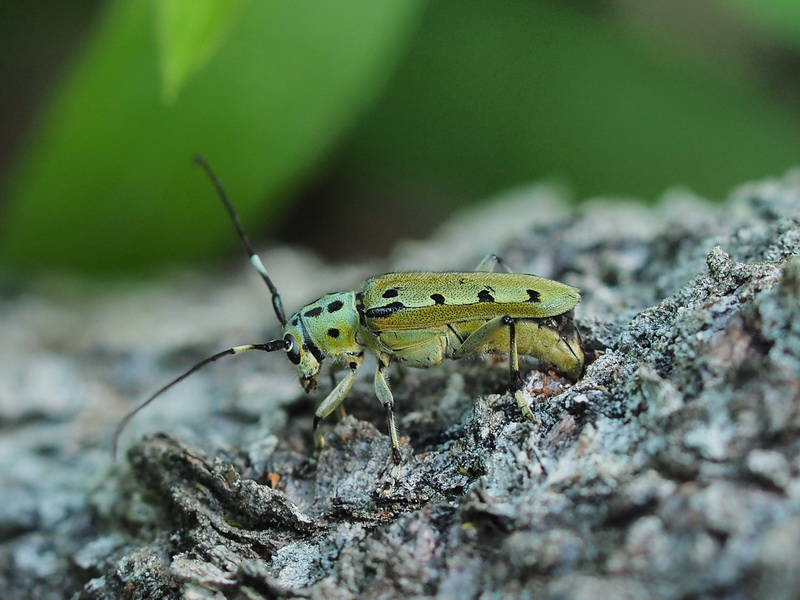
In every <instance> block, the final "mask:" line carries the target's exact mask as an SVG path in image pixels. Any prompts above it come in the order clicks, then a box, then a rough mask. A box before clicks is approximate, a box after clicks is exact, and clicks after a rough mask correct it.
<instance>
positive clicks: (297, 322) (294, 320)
mask: <svg viewBox="0 0 800 600" xmlns="http://www.w3.org/2000/svg"><path fill="white" fill-rule="evenodd" d="M292 325H294V326H295V327H297V326H298V325H300V320H299V319H298V318H297V317H295V318H294V319H292Z"/></svg>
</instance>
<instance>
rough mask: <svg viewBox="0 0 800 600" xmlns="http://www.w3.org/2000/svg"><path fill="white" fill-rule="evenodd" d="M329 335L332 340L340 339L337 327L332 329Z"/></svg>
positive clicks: (329, 330)
mask: <svg viewBox="0 0 800 600" xmlns="http://www.w3.org/2000/svg"><path fill="white" fill-rule="evenodd" d="M328 335H329V336H331V337H332V338H337V337H339V330H338V329H336V327H331V328H330V329H328Z"/></svg>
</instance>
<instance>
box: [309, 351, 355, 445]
mask: <svg viewBox="0 0 800 600" xmlns="http://www.w3.org/2000/svg"><path fill="white" fill-rule="evenodd" d="M362 362H364V355H363V354H355V355H352V356H349V357H348V360H347V368H348V369H349V371H348V372H347V374H346V375H345V376H344V377H343V378H342V379H341V381H339V383H338V384H336V387H334V388H333V389H332V390H331V392H330V393H329V394H328V395H327V396H326V397H325V399H324V400H323V401H322V402H321V403H320V405H319V406H318V407H317V410H316V411H314V426H313V429H314V446H315V447H316V449H317V450H322V448H323V447H324V446H325V438H323V437H322V433H321V432H320V430H319V424H320V422H321V421H322V419H324V418H325V417H327V416H328V415H329V414H331V413H332V412H333V411H334V410H336V409H337V408H338V407H339V406H340V405H341V404H342V401H343V400H344V399H345V398H346V397H347V394H348V393H349V392H350V388H352V387H353V382H354V381H355V380H356V372H357V371H358V368H359V367H360V366H361V363H362Z"/></svg>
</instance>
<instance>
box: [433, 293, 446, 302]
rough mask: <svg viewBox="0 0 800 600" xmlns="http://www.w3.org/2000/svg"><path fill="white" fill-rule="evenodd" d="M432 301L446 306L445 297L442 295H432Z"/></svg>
mask: <svg viewBox="0 0 800 600" xmlns="http://www.w3.org/2000/svg"><path fill="white" fill-rule="evenodd" d="M431 300H433V301H434V302H435V303H436V304H444V296H442V295H441V294H431Z"/></svg>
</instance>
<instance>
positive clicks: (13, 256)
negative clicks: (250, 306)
mask: <svg viewBox="0 0 800 600" xmlns="http://www.w3.org/2000/svg"><path fill="white" fill-rule="evenodd" d="M0 73H1V74H2V93H0V105H2V114H3V117H4V118H3V119H2V120H0V178H2V179H0V269H2V270H3V271H5V272H7V273H8V272H11V273H23V274H24V273H33V272H39V271H43V270H60V269H68V270H78V271H82V272H87V273H95V274H113V273H130V272H146V271H148V270H150V271H152V270H153V269H157V268H158V267H159V266H162V265H166V264H175V263H185V262H189V261H192V260H199V259H207V258H208V257H210V256H220V255H222V254H224V253H227V252H229V251H232V250H233V249H235V247H236V245H237V244H238V242H237V240H236V238H235V236H234V235H233V232H232V230H231V227H230V224H229V222H228V220H227V218H226V216H225V214H224V213H223V211H222V209H221V207H220V206H219V204H218V202H217V201H216V199H215V197H214V193H213V190H212V188H211V186H210V185H209V183H208V181H207V180H206V179H205V178H204V176H203V175H202V173H201V172H200V171H199V170H198V169H197V168H196V167H193V166H192V165H191V157H192V156H193V155H195V154H197V153H200V154H202V155H204V156H205V157H206V158H207V159H208V160H209V162H210V163H211V164H212V165H213V166H214V167H215V169H216V170H217V172H218V173H219V175H220V177H221V179H222V180H223V182H224V183H225V185H226V186H227V188H228V192H229V194H230V195H231V197H232V198H233V201H234V203H235V205H236V207H237V209H238V210H239V212H240V213H241V217H242V220H243V222H244V223H245V227H246V229H248V231H249V232H250V233H251V236H252V237H254V238H256V239H261V240H274V241H281V242H286V243H291V244H297V245H308V246H312V247H314V248H315V249H317V250H318V251H319V252H320V253H321V254H322V255H323V256H325V257H326V258H328V259H341V258H354V257H361V256H364V255H365V254H375V253H380V252H383V251H385V250H386V249H388V248H389V247H390V246H391V244H392V243H393V242H394V241H395V240H396V239H398V238H406V237H410V236H420V235H424V234H425V233H426V232H428V231H430V230H431V229H432V228H433V227H435V225H436V224H437V223H439V222H440V221H441V220H442V219H444V218H446V216H447V215H448V214H450V213H452V212H453V211H454V210H457V209H458V208H460V207H463V206H465V205H467V204H469V203H472V202H477V201H481V200H485V199H486V198H488V197H489V196H491V195H492V194H494V193H497V192H501V191H503V190H505V189H507V188H509V187H513V186H518V185H522V184H525V183H529V182H532V181H537V180H542V179H550V180H557V181H560V182H562V183H563V184H564V185H565V186H567V188H568V189H570V190H571V193H572V195H573V196H574V197H575V198H576V199H583V198H586V197H590V196H594V195H615V196H620V195H621V196H634V197H639V198H642V199H645V200H647V201H652V200H655V199H657V198H658V196H659V195H660V194H661V193H662V192H663V191H664V190H665V189H667V188H668V187H671V186H674V185H682V186H686V187H689V188H691V189H693V190H695V191H696V192H697V193H699V194H701V195H705V196H707V197H710V198H713V199H721V198H722V197H724V195H725V194H726V193H727V192H728V191H729V190H730V189H731V188H732V187H733V186H735V185H736V184H738V183H740V182H742V181H745V180H748V179H753V178H762V177H766V176H773V175H780V174H782V173H783V172H784V171H785V170H786V169H788V168H790V167H792V166H795V165H797V164H798V163H800V77H798V75H800V2H797V1H796V0H707V1H705V2H697V1H696V0H660V1H659V2H641V1H637V0H572V1H565V0H560V1H557V0H508V1H505V2H497V1H496V0H495V1H491V0H459V1H458V2H456V1H454V0H450V1H445V0H428V1H425V0H369V1H358V0H326V1H323V0H316V1H311V0H292V1H287V0H284V1H281V2H275V1H267V0H225V1H223V0H141V1H135V2H131V1H130V0H112V1H107V2H100V1H97V0H91V1H90V0H79V1H77V0H76V1H73V2H69V3H65V2H57V1H53V0H48V1H44V0H42V1H40V2H35V3H8V2H5V3H0ZM422 266H424V265H422Z"/></svg>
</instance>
